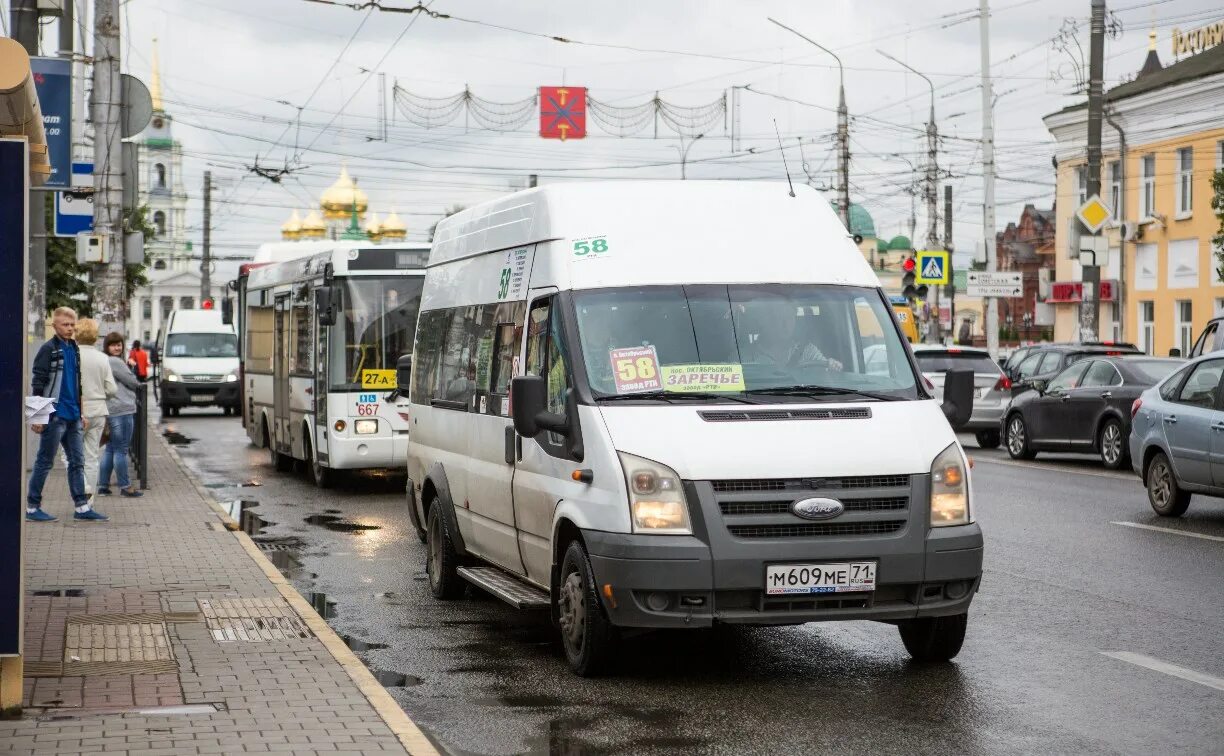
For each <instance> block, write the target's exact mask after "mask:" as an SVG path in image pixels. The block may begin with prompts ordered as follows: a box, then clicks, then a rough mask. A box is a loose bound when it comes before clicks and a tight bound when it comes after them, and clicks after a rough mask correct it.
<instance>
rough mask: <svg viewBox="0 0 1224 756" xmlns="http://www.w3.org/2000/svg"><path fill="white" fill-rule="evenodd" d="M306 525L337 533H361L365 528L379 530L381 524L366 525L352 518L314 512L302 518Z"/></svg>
mask: <svg viewBox="0 0 1224 756" xmlns="http://www.w3.org/2000/svg"><path fill="white" fill-rule="evenodd" d="M304 521H305V522H306V524H308V525H318V526H319V527H323V528H327V529H328V530H334V531H336V532H338V533H363V532H365V531H367V530H381V529H382V526H381V525H366V524H365V523H360V522H353V521H352V520H342V519H340V518H339V517H337V516H336V515H329V514H316V515H311V516H309V517H306V518H304Z"/></svg>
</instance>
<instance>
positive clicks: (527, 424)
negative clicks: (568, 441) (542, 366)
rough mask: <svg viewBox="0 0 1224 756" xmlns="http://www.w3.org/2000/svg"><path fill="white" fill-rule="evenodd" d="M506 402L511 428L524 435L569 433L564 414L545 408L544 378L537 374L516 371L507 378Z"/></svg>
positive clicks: (545, 390)
mask: <svg viewBox="0 0 1224 756" xmlns="http://www.w3.org/2000/svg"><path fill="white" fill-rule="evenodd" d="M510 404H511V405H512V406H513V410H512V413H511V414H512V415H513V420H514V430H515V431H516V432H517V433H518V434H519V435H520V436H523V437H524V438H535V437H536V436H538V435H540V433H541V432H543V431H551V432H553V433H558V434H560V435H562V436H569V433H570V426H569V420H568V418H566V416H565V415H558V414H556V413H555V412H549V411H547V409H546V408H547V407H548V381H547V380H546V379H545V378H544V377H543V376H539V375H520V376H517V377H515V378H514V379H513V380H511V381H510Z"/></svg>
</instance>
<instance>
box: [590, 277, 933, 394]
mask: <svg viewBox="0 0 1224 756" xmlns="http://www.w3.org/2000/svg"><path fill="white" fill-rule="evenodd" d="M574 305H575V310H576V313H577V316H578V332H579V341H580V345H581V351H582V359H583V363H584V365H585V366H586V373H587V378H588V380H589V382H590V388H591V391H592V393H593V394H594V396H595V397H596V398H597V399H598V398H607V397H613V396H628V395H632V394H637V393H641V394H643V397H644V398H645V397H646V396H647V392H651V394H652V395H654V396H657V395H658V393H657V392H660V391H662V392H684V393H689V392H693V393H696V392H700V393H711V394H723V395H724V396H726V397H727V398H728V400H731V398H732V397H735V396H745V395H754V396H756V395H768V396H769V399H770V400H771V401H773V400H774V397H775V396H776V397H779V399H778V401H814V400H816V401H856V400H860V399H862V398H864V397H872V396H874V397H876V398H881V397H886V398H890V399H917V398H919V392H918V384H917V381H916V378H915V375H914V370H913V368H912V366H911V364H910V361H909V359H908V356H907V354H906V351H905V347H904V346H902V343H901V337H900V335H899V334H898V332H897V326H896V323H895V321H894V320H893V316H892V314H891V311H890V309H889V307H888V305H887V304H886V303H885V302H884V301H883V300H882V299H881V298H880V295H879V293H878V292H877V291H876V290H874V289H870V288H866V287H851V286H834V285H823V284H732V285H695V286H643V287H626V288H615V289H595V290H589V291H581V292H577V293H575V294H574ZM821 389H824V390H821ZM856 391H862V392H864V394H863V395H862V396H855V395H854V392H856Z"/></svg>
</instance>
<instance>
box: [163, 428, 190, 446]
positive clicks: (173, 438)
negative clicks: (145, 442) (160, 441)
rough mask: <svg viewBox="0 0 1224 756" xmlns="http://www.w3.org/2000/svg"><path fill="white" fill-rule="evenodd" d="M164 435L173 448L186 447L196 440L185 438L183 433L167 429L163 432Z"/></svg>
mask: <svg viewBox="0 0 1224 756" xmlns="http://www.w3.org/2000/svg"><path fill="white" fill-rule="evenodd" d="M162 435H163V436H165V437H166V441H167V442H169V443H170V444H171V445H173V446H186V445H187V444H190V443H191V442H192V441H194V440H195V439H193V438H191V437H189V436H184V435H183V434H182V433H179V432H178V431H176V430H174V429H173V428H167V429H166V430H164V431H162Z"/></svg>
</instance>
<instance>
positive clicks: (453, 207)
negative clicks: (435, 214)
mask: <svg viewBox="0 0 1224 756" xmlns="http://www.w3.org/2000/svg"><path fill="white" fill-rule="evenodd" d="M466 209H467V208H466V207H464V206H463V205H451V206H450V207H448V208H446V211H445V213H444V214H443V215H442V219H441V220H438V221H437V223H434V224H433V225H432V226H430V227H429V241H430V243H431V244H432V243H433V239H434V231H437V230H438V223H441V222H442V220H445V219H446V218H449V217H451V216H452V215H454V214H455V213H459V212H463V211H464V210H466Z"/></svg>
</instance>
